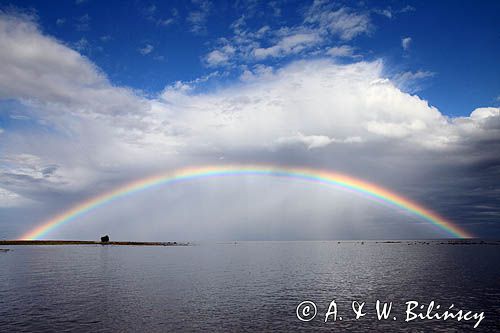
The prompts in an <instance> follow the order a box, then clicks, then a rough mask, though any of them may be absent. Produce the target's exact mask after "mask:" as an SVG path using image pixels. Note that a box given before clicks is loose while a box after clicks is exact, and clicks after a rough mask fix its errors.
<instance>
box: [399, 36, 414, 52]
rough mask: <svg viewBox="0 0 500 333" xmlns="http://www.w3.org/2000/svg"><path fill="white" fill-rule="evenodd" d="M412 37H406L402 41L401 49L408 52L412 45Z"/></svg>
mask: <svg viewBox="0 0 500 333" xmlns="http://www.w3.org/2000/svg"><path fill="white" fill-rule="evenodd" d="M411 40H412V39H411V37H404V38H402V39H401V47H402V48H403V50H405V51H408V50H409V49H410V45H411Z"/></svg>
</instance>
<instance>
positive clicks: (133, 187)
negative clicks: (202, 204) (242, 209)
mask: <svg viewBox="0 0 500 333" xmlns="http://www.w3.org/2000/svg"><path fill="white" fill-rule="evenodd" d="M240 175H253V176H273V177H287V178H293V179H299V180H304V181H308V182H314V183H319V184H323V185H333V186H335V187H338V188H341V189H344V190H350V191H353V192H356V193H359V194H363V195H366V196H368V197H369V198H372V199H375V200H376V201H379V202H382V203H385V204H389V205H391V206H393V207H396V208H401V209H403V210H406V211H408V212H410V213H412V214H414V215H416V216H418V217H420V218H422V219H424V220H426V221H428V222H430V223H432V224H433V225H435V226H437V227H439V228H440V229H441V230H444V231H446V232H447V233H448V234H449V235H451V236H453V237H458V238H472V237H473V236H472V235H471V234H470V233H468V232H467V231H465V230H463V229H462V228H460V227H459V226H457V225H455V224H453V223H452V222H450V221H448V220H446V219H444V218H443V217H441V216H439V215H437V214H436V213H434V212H432V211H431V210H429V209H427V208H425V207H423V206H422V205H419V204H417V203H415V202H413V201H411V200H409V199H406V198H405V197H403V196H401V195H399V194H397V193H395V192H392V191H390V190H388V189H385V188H383V187H381V186H378V185H375V184H372V183H368V182H365V181H363V180H360V179H356V178H354V177H351V176H348V175H345V174H341V173H336V172H331V171H327V170H318V169H310V168H294V167H283V166H273V165H215V166H205V167H193V168H190V167H188V168H182V169H178V170H174V171H169V172H166V173H163V174H158V175H155V176H151V177H146V178H143V179H139V180H136V181H133V182H130V183H128V184H125V185H123V186H120V187H118V188H115V189H113V190H111V191H109V192H106V193H103V194H100V195H98V196H96V197H93V198H90V199H88V200H85V201H84V202H81V203H79V204H77V205H75V206H73V207H71V208H70V209H68V210H66V211H64V212H63V213H61V214H59V215H57V216H55V217H53V218H51V219H49V220H47V221H44V222H42V223H40V224H39V225H38V226H36V227H35V228H33V229H32V230H30V231H28V232H27V233H25V234H24V235H22V236H21V237H20V238H21V239H28V240H30V239H40V238H42V237H45V236H46V235H47V234H48V233H49V232H51V231H52V230H54V229H55V228H57V227H59V226H61V225H63V224H66V223H68V222H70V221H73V220H75V219H77V218H78V217H80V216H82V215H84V214H85V213H87V212H89V211H91V210H94V209H96V208H99V207H101V206H103V205H105V204H108V203H110V202H112V201H114V200H117V199H119V198H122V197H125V196H128V195H131V194H134V193H137V192H140V191H143V190H147V189H149V188H152V187H156V186H160V185H166V184H171V183H175V182H180V181H187V180H193V179H198V178H206V177H217V176H240Z"/></svg>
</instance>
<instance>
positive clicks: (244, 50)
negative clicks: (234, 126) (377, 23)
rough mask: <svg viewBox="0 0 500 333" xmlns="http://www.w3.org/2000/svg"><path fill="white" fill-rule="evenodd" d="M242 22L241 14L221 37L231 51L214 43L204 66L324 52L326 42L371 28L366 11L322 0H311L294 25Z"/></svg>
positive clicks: (343, 49) (342, 48)
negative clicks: (228, 34)
mask: <svg viewBox="0 0 500 333" xmlns="http://www.w3.org/2000/svg"><path fill="white" fill-rule="evenodd" d="M246 21H247V17H246V16H244V15H243V16H241V17H240V18H238V19H237V20H236V21H235V22H233V23H232V24H231V28H232V29H233V33H234V35H233V36H231V37H228V38H222V40H223V41H224V43H223V45H230V46H231V47H232V49H233V50H234V52H233V53H232V54H231V55H230V56H228V55H227V54H225V53H224V52H222V51H221V50H220V46H219V45H217V46H216V47H214V48H213V49H212V50H211V51H210V52H209V53H208V54H207V55H206V56H205V59H207V58H210V57H212V58H214V60H215V61H213V62H209V61H206V63H207V65H208V66H211V67H214V66H217V64H220V65H222V66H227V65H228V64H232V65H236V64H238V63H239V64H248V63H256V62H259V61H262V60H264V59H267V58H280V57H285V56H290V55H293V54H307V52H309V54H311V55H312V54H314V55H318V54H321V53H324V52H325V51H326V44H327V43H332V42H333V41H334V40H337V41H338V39H341V40H351V39H353V38H355V37H357V36H359V35H362V34H368V33H370V31H371V30H372V24H371V22H370V17H369V15H368V13H365V12H355V11H354V10H352V9H350V8H347V7H342V8H338V7H336V6H335V5H334V4H332V3H327V2H323V1H315V2H314V3H313V4H312V5H311V6H310V7H309V8H308V9H307V10H306V12H305V13H304V20H303V21H302V22H300V23H299V24H296V25H294V26H282V27H280V28H279V29H272V28H271V27H270V26H269V25H264V26H262V27H260V28H259V29H257V30H250V29H249V28H248V26H247V24H246ZM218 44H220V43H218ZM331 52H332V53H335V52H337V53H338V55H335V54H333V56H347V53H348V52H349V49H348V46H340V47H339V48H338V49H336V48H332V49H331ZM341 54H342V55H341Z"/></svg>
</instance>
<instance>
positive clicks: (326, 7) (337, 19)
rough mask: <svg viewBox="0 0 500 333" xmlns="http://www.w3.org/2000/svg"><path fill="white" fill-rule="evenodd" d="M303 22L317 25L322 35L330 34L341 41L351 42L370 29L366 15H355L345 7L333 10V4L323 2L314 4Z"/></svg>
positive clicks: (368, 18)
mask: <svg viewBox="0 0 500 333" xmlns="http://www.w3.org/2000/svg"><path fill="white" fill-rule="evenodd" d="M305 21H306V22H308V23H315V24H318V26H319V29H320V30H321V31H323V32H324V33H327V32H328V33H331V34H332V35H336V36H339V37H340V38H341V39H343V40H351V39H353V38H355V37H357V36H359V35H361V34H366V33H369V32H370V31H371V29H372V27H371V23H370V17H369V15H368V14H366V13H355V12H354V11H352V10H350V9H349V8H346V7H343V8H340V9H337V10H335V9H334V4H332V3H327V2H323V1H315V2H314V4H313V6H312V7H311V8H310V9H309V11H308V12H307V15H306V19H305Z"/></svg>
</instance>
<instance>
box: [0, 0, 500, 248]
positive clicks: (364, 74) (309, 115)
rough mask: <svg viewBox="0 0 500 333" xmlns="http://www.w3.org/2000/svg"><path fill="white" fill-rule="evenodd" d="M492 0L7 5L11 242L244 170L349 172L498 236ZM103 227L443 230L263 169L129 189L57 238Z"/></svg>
mask: <svg viewBox="0 0 500 333" xmlns="http://www.w3.org/2000/svg"><path fill="white" fill-rule="evenodd" d="M499 9H500V3H499V2H498V1H480V2H476V1H460V2H458V1H436V2H430V1H401V2H399V1H386V2H385V1H384V2H364V1H359V2H343V1H335V2H333V1H253V0H252V1H237V2H217V1H209V0H191V1H177V2H175V1H172V2H149V1H148V2H143V1H115V2H111V1H106V2H102V1H101V2H99V1H95V0H86V1H80V0H77V1H64V2H63V1H57V2H55V1H52V2H49V1H15V2H14V1H4V0H0V238H2V237H4V238H15V237H18V236H19V235H20V234H22V233H24V232H26V231H27V230H29V228H31V227H33V226H35V225H37V224H39V223H40V221H43V220H45V219H48V218H49V217H51V216H54V215H56V214H59V213H60V212H62V211H64V210H66V209H68V208H69V207H71V206H72V205H76V204H78V203H79V202H81V201H82V200H86V199H88V198H90V197H92V196H95V195H98V194H100V193H102V192H104V191H108V190H110V189H113V188H115V187H117V186H120V185H122V184H124V183H127V182H130V181H131V180H135V179H140V178H143V177H146V176H150V175H153V174H156V173H159V172H165V171H166V170H173V169H176V168H182V167H186V166H203V165H211V164H238V163H239V164H242V163H243V164H246V163H263V164H276V165H280V166H283V165H284V166H289V167H293V166H296V167H309V168H318V169H328V170H332V171H336V172H340V173H346V174H348V175H351V176H353V177H357V178H360V179H363V180H365V181H368V182H373V183H376V184H378V185H380V186H383V187H386V188H388V189H390V190H393V191H396V192H398V193H401V194H404V195H406V196H407V197H408V198H409V199H411V200H414V201H417V202H419V203H421V204H422V205H424V206H425V207H427V208H428V209H431V210H433V211H435V212H436V213H438V214H442V215H443V216H444V217H445V218H448V219H449V220H451V221H453V222H454V223H456V224H459V225H461V226H462V227H463V228H464V229H466V230H468V231H470V232H471V233H472V234H475V235H478V236H479V237H491V236H492V235H496V236H499V235H500V189H499V188H498V184H500V182H499V180H500V157H499V155H498V151H500V107H499V106H500V79H499V78H500V60H499V59H500V57H498V54H500V40H499V39H500V29H499V22H498V21H499V20H498V19H497V16H498V13H499V12H500V10H499ZM193 207H195V208H196V209H193ZM221 207H222V208H223V209H221ZM124 221H125V222H124ZM134 221H141V223H133V222H134ZM145 221H146V222H145ZM165 221H168V223H165ZM235 221H247V222H249V223H244V224H238V223H235ZM304 221H307V223H304ZM201 222H203V223H201ZM250 222H251V223H250ZM103 228H104V229H103ZM103 230H104V231H106V232H108V233H111V234H112V235H113V238H114V239H117V238H122V239H130V238H134V239H143V240H155V239H156V240H165V235H168V238H169V239H187V240H192V239H195V240H196V239H205V238H211V239H325V238H326V239H338V238H343V239H355V238H362V239H367V238H383V239H388V238H411V239H416V238H435V237H447V236H449V235H447V234H443V233H442V231H440V230H436V229H435V228H433V227H432V226H430V225H429V224H428V223H424V222H423V221H421V220H419V219H418V218H416V217H415V216H408V215H407V214H405V213H404V212H401V211H398V210H397V209H392V210H391V209H387V208H386V207H382V206H380V205H377V204H374V203H373V202H370V201H369V200H364V199H363V198H358V197H352V196H350V195H349V193H344V192H337V191H333V190H331V189H328V190H325V189H321V188H317V187H314V186H313V187H310V186H307V185H305V184H298V183H294V182H292V181H290V182H284V181H280V180H276V179H265V180H262V179H254V178H252V177H242V178H241V179H234V180H228V179H224V180H222V179H213V180H210V181H207V182H201V181H200V182H195V183H193V184H186V185H184V186H172V187H169V188H165V189H163V188H162V189H158V190H155V191H151V192H147V193H143V194H140V195H137V196H131V197H130V198H127V199H124V200H123V201H120V202H116V203H113V205H109V207H108V206H106V207H102V208H100V209H97V210H96V211H93V212H91V213H89V214H88V216H85V217H82V218H81V219H80V218H79V219H75V221H74V222H72V223H71V224H68V226H67V227H66V226H65V227H61V228H60V229H58V230H56V231H55V232H54V233H53V234H51V235H48V237H54V238H89V239H93V238H94V237H95V235H96V234H100V233H102V232H103Z"/></svg>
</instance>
